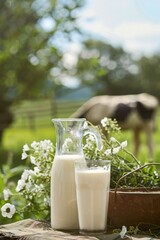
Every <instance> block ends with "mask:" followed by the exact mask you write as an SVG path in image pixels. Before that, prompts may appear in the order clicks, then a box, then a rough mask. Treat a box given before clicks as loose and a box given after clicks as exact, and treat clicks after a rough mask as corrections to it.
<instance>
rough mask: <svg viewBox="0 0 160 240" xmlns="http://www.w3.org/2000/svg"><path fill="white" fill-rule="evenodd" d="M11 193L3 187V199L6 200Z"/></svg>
mask: <svg viewBox="0 0 160 240" xmlns="http://www.w3.org/2000/svg"><path fill="white" fill-rule="evenodd" d="M10 195H11V191H10V190H9V189H4V190H3V196H4V200H5V201H7V200H8V198H9V196H10Z"/></svg>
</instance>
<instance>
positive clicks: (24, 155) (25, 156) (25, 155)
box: [21, 152, 28, 160]
mask: <svg viewBox="0 0 160 240" xmlns="http://www.w3.org/2000/svg"><path fill="white" fill-rule="evenodd" d="M27 157H28V154H27V153H26V152H23V153H22V157H21V159H22V160H24V159H26V158H27Z"/></svg>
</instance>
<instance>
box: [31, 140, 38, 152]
mask: <svg viewBox="0 0 160 240" xmlns="http://www.w3.org/2000/svg"><path fill="white" fill-rule="evenodd" d="M38 145H39V142H36V141H33V142H32V143H31V147H32V148H33V149H34V150H37V148H38Z"/></svg>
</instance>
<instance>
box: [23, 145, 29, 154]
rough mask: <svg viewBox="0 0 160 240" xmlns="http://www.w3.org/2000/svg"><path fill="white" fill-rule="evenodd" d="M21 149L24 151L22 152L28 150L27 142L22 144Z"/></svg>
mask: <svg viewBox="0 0 160 240" xmlns="http://www.w3.org/2000/svg"><path fill="white" fill-rule="evenodd" d="M23 151H24V152H26V151H29V146H28V144H25V145H24V146H23Z"/></svg>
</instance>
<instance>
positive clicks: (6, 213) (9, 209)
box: [1, 203, 16, 218]
mask: <svg viewBox="0 0 160 240" xmlns="http://www.w3.org/2000/svg"><path fill="white" fill-rule="evenodd" d="M1 212H2V216H3V217H7V218H12V217H13V215H14V214H15V212H16V208H15V206H14V205H13V204H10V203H6V204H5V205H3V206H2V208H1Z"/></svg>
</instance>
